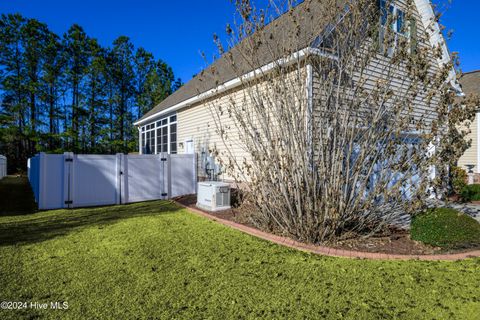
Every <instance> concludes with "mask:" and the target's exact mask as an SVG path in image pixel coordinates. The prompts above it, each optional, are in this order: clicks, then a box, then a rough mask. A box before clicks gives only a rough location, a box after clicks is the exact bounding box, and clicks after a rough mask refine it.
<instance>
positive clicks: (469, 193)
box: [460, 184, 480, 201]
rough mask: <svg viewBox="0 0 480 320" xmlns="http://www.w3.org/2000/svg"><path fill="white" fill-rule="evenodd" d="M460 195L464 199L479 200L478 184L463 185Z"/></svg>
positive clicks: (479, 190) (479, 186) (479, 188)
mask: <svg viewBox="0 0 480 320" xmlns="http://www.w3.org/2000/svg"><path fill="white" fill-rule="evenodd" d="M460 195H461V196H462V199H463V200H464V201H480V184H471V185H468V186H465V187H463V189H462V191H461V193H460Z"/></svg>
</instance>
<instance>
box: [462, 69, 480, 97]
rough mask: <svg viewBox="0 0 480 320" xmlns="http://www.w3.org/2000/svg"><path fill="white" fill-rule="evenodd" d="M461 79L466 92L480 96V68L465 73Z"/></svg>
mask: <svg viewBox="0 0 480 320" xmlns="http://www.w3.org/2000/svg"><path fill="white" fill-rule="evenodd" d="M459 81H460V84H461V85H462V89H463V91H464V92H465V93H467V94H476V95H478V96H480V70H477V71H471V72H466V73H464V74H463V75H462V77H461V78H460V80H459Z"/></svg>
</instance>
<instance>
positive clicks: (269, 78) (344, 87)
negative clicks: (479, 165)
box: [205, 0, 472, 242]
mask: <svg viewBox="0 0 480 320" xmlns="http://www.w3.org/2000/svg"><path fill="white" fill-rule="evenodd" d="M346 3H347V2H346V1H336V0H321V1H318V0H317V1H313V0H312V1H309V0H306V1H304V2H303V3H301V4H298V5H296V4H295V3H292V2H291V1H285V2H279V1H272V2H271V4H270V6H269V9H268V10H257V9H256V8H255V7H254V6H253V5H252V4H251V3H250V1H247V0H237V1H236V7H237V15H236V17H237V19H238V21H237V23H236V24H235V25H234V26H228V27H227V33H228V34H229V39H228V41H227V42H228V45H226V46H223V45H222V42H221V40H219V39H218V37H215V40H216V41H217V44H218V47H219V50H220V53H221V54H222V56H221V58H220V59H219V61H218V62H217V64H216V65H217V67H216V68H210V69H207V70H206V71H205V73H206V74H208V75H209V76H213V77H217V78H218V80H217V83H218V84H221V83H224V82H225V80H230V79H225V78H224V77H225V76H224V75H225V74H226V73H227V74H232V75H235V77H239V78H240V81H241V89H240V90H239V91H237V93H236V95H235V98H231V99H229V103H228V104H226V105H225V104H219V103H218V101H217V100H212V102H211V103H210V110H211V113H212V116H213V118H214V119H215V121H214V122H215V128H216V131H217V133H218V134H219V135H220V136H221V137H222V140H223V146H217V152H218V155H219V158H220V160H221V161H222V163H223V165H224V167H225V168H227V170H228V172H229V174H230V175H231V176H233V177H234V178H235V179H236V180H237V181H243V182H248V183H246V185H247V188H248V191H249V194H250V195H251V199H250V200H251V201H252V202H253V203H254V204H255V206H256V208H258V212H259V213H258V214H256V215H254V217H253V219H254V223H256V224H257V225H259V226H260V227H262V228H270V229H276V230H281V231H282V232H284V233H285V234H288V235H290V236H293V237H294V238H297V239H299V240H302V241H306V242H323V241H328V240H332V239H334V238H338V237H344V236H347V235H350V234H352V233H355V234H357V233H363V234H364V235H371V234H374V233H376V232H378V231H380V230H382V229H384V228H385V227H386V226H389V225H391V224H394V223H395V222H396V221H398V220H399V219H401V218H402V216H404V215H405V214H411V213H414V212H417V211H418V210H420V209H421V208H422V207H423V206H424V205H425V202H426V200H427V199H428V198H430V197H432V196H435V195H436V196H441V195H442V192H443V180H442V178H443V176H442V174H443V173H444V172H447V170H446V168H447V167H448V164H449V163H451V162H452V159H453V158H454V157H458V156H460V154H461V153H460V154H459V152H460V149H461V148H460V147H458V145H459V144H460V141H462V139H463V137H464V135H465V133H466V132H465V131H462V130H458V124H459V123H461V122H462V121H465V120H466V119H468V118H470V117H471V116H472V112H471V107H470V104H469V103H470V102H471V101H469V103H467V102H465V101H462V102H460V101H457V100H456V96H457V92H455V84H454V83H453V78H452V70H453V60H452V59H446V58H445V55H444V52H443V51H442V47H441V45H435V46H432V44H431V43H430V39H429V38H428V34H427V33H425V32H421V30H424V29H423V28H424V27H423V24H422V22H421V19H420V17H419V16H418V12H417V10H416V7H415V5H414V2H413V1H407V5H406V7H404V8H402V11H401V12H400V11H397V12H395V11H394V13H393V14H392V13H391V12H390V10H389V9H388V8H389V6H390V2H388V1H387V2H386V9H385V10H380V9H379V8H378V6H377V1H371V0H368V1H367V0H357V1H348V5H346ZM283 12H285V13H284V14H283V15H281V16H280V17H279V18H277V19H273V18H272V17H277V16H279V15H280V14H281V13H283ZM400 16H401V17H400ZM267 22H270V23H267ZM434 23H435V21H431V28H432V30H434V29H435V28H434V26H435V24H434ZM432 32H433V31H432ZM439 61H440V63H439ZM217 68H223V70H218V69H217ZM252 70H253V71H252ZM232 78H233V77H232ZM233 96H234V95H233V94H232V97H233ZM239 148H241V150H242V151H243V152H244V154H245V156H239V152H238V149H239ZM447 160H448V161H447Z"/></svg>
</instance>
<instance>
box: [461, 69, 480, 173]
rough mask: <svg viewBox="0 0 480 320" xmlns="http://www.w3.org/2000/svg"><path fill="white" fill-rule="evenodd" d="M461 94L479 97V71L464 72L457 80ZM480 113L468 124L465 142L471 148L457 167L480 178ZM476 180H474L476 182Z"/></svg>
mask: <svg viewBox="0 0 480 320" xmlns="http://www.w3.org/2000/svg"><path fill="white" fill-rule="evenodd" d="M459 82H460V84H461V86H462V90H463V92H465V93H466V94H475V95H478V96H480V70H478V71H472V72H466V73H464V74H463V75H462V77H461V78H460V79H459ZM479 126H480V112H477V114H476V116H475V119H474V120H473V121H472V123H471V124H470V133H469V134H468V136H467V137H466V140H471V142H472V145H471V147H470V148H469V149H468V150H467V151H465V153H464V154H463V156H462V157H461V158H460V159H459V160H458V166H459V167H461V168H463V169H465V170H466V171H467V172H470V170H472V172H473V173H475V176H477V177H478V178H480V146H479V144H480V136H479V135H480V128H479ZM478 178H477V179H476V180H477V181H478Z"/></svg>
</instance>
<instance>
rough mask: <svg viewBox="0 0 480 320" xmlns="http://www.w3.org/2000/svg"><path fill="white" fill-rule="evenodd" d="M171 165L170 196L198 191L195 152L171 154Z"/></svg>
mask: <svg viewBox="0 0 480 320" xmlns="http://www.w3.org/2000/svg"><path fill="white" fill-rule="evenodd" d="M169 165H170V171H169V179H168V180H169V181H170V183H169V186H170V191H169V197H170V198H175V197H179V196H183V195H187V194H194V193H197V191H196V190H197V170H196V169H197V166H196V161H195V154H175V155H171V156H170V161H169Z"/></svg>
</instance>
